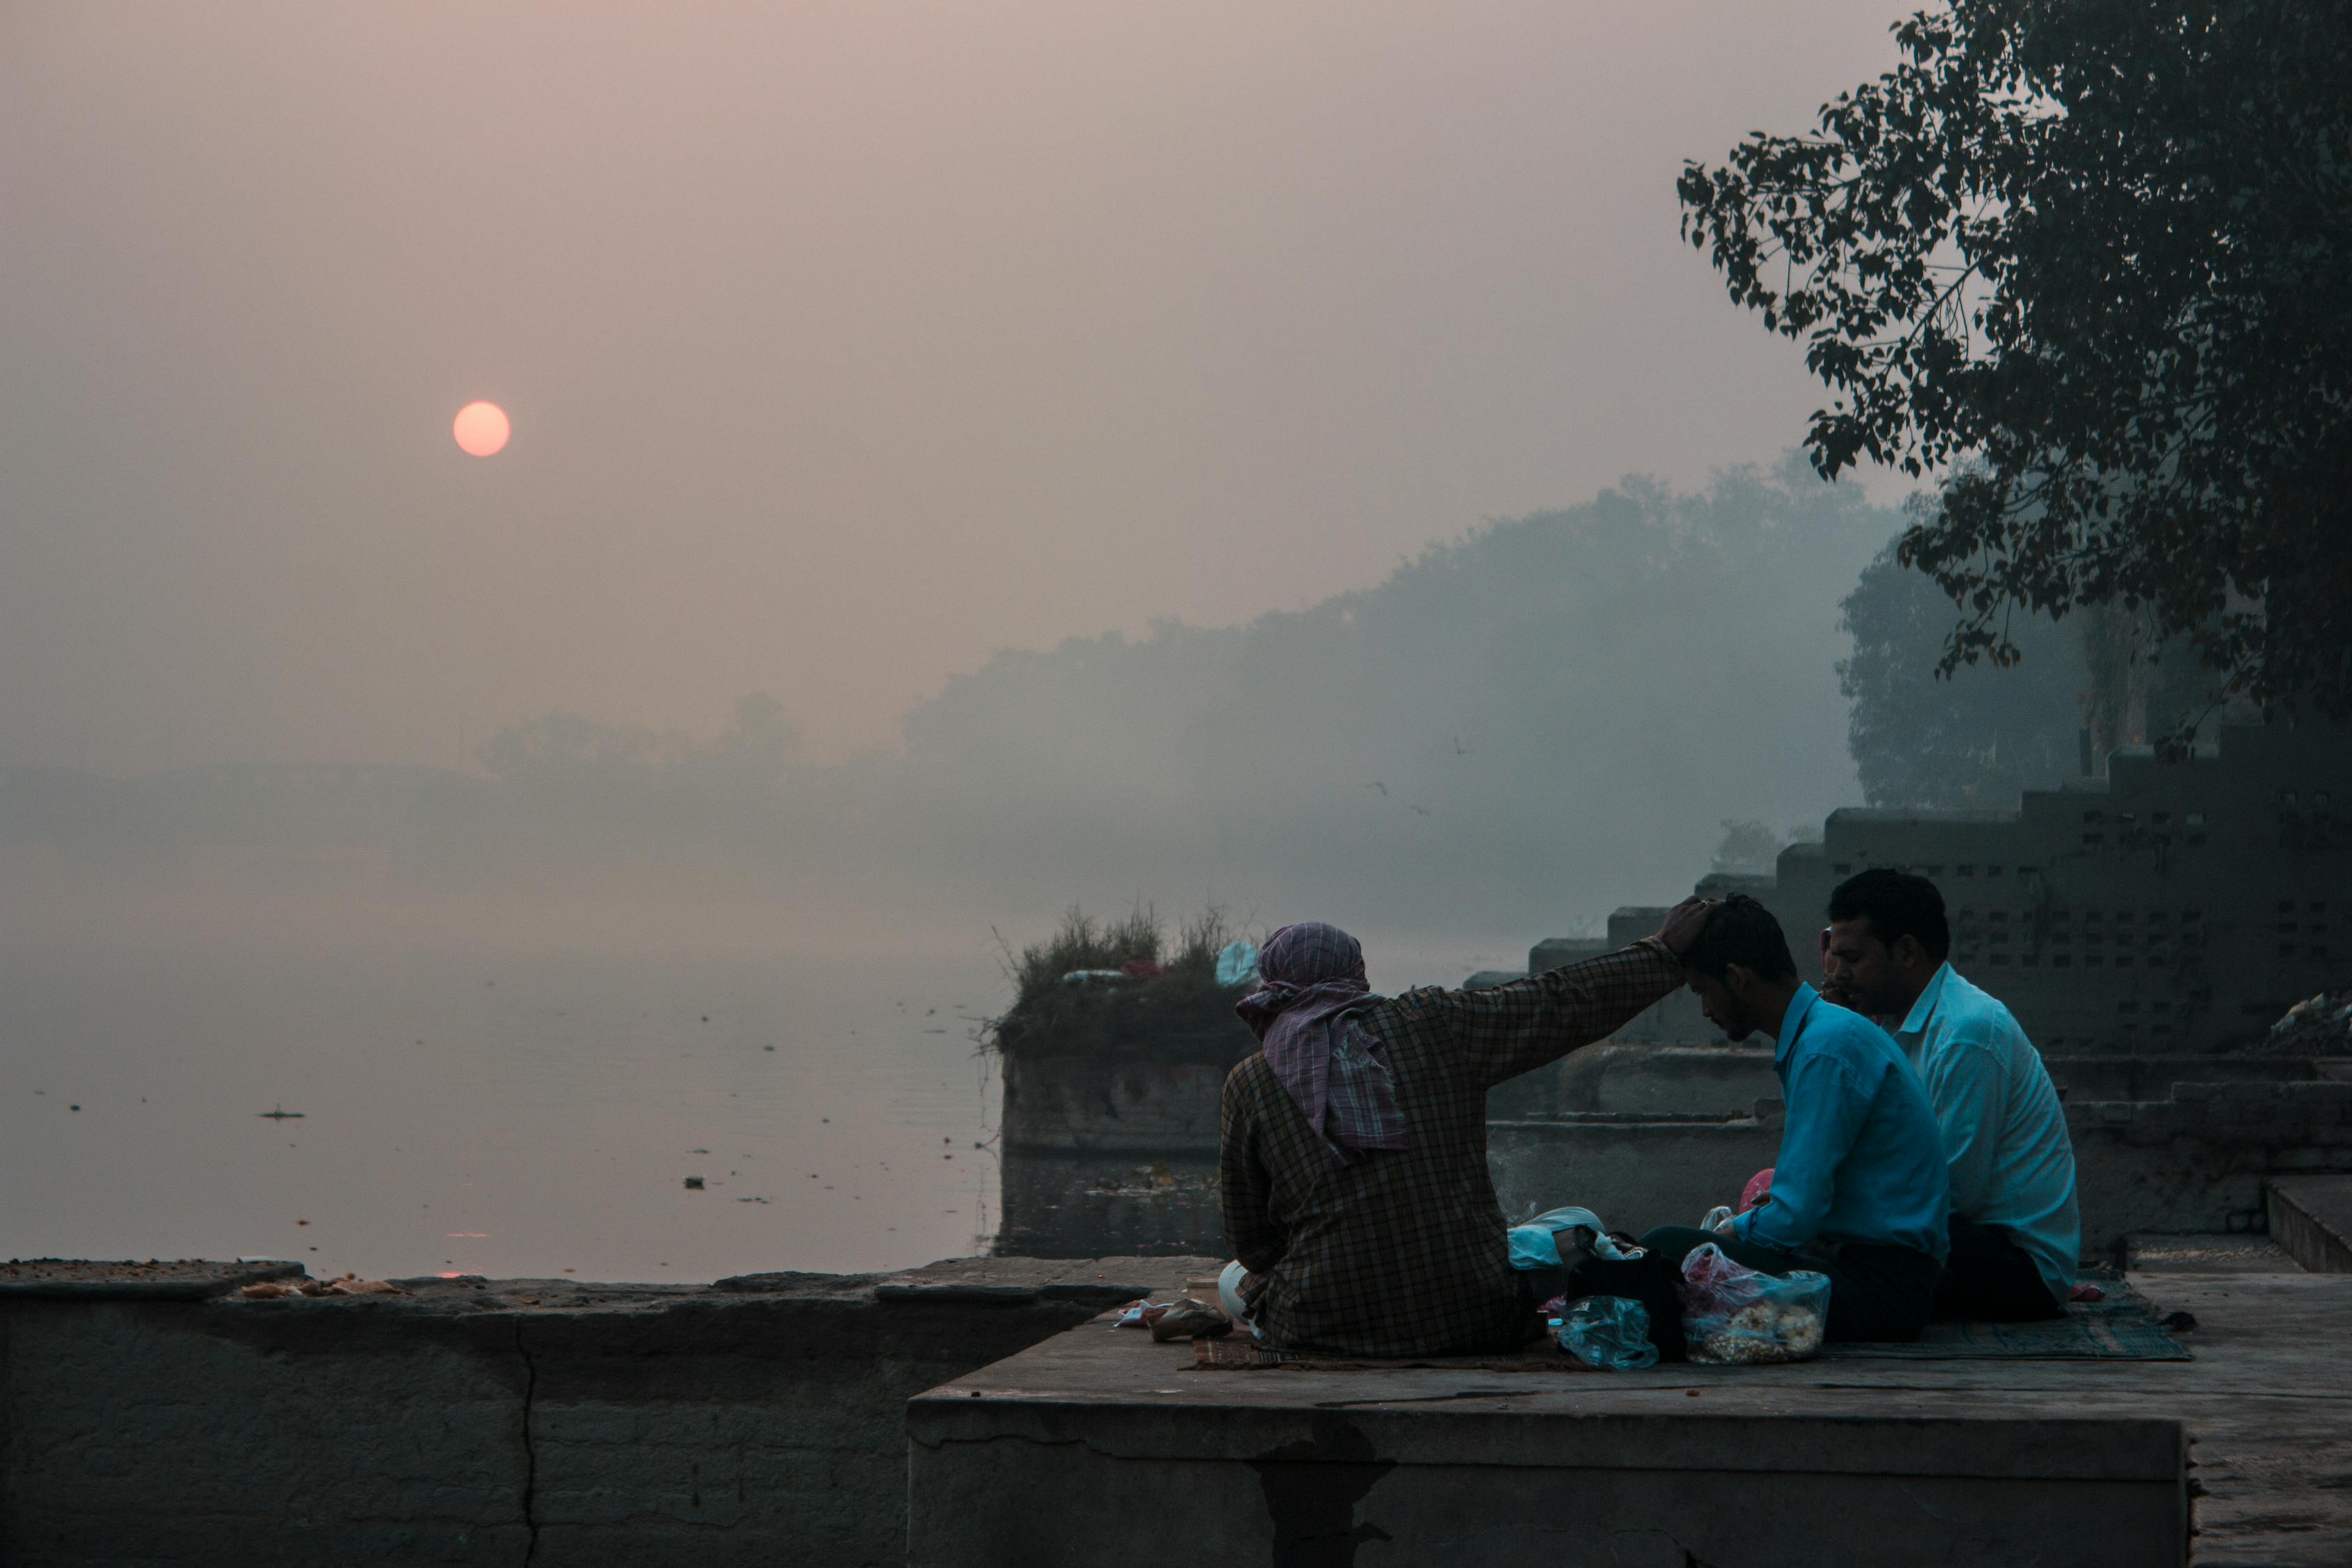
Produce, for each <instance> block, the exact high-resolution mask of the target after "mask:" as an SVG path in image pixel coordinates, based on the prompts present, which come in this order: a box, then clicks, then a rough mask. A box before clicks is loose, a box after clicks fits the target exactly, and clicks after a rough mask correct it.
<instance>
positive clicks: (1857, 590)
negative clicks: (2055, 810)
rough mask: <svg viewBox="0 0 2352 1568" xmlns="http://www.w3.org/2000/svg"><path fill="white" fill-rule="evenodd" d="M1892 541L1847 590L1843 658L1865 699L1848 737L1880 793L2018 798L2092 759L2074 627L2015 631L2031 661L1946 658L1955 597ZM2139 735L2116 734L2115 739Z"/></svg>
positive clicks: (1870, 796)
mask: <svg viewBox="0 0 2352 1568" xmlns="http://www.w3.org/2000/svg"><path fill="white" fill-rule="evenodd" d="M1895 549H1896V547H1895V545H1893V544H1890V545H1888V546H1887V547H1886V549H1885V550H1884V551H1882V552H1879V556H1878V559H1877V560H1875V561H1874V562H1872V563H1870V565H1869V566H1867V567H1865V568H1864V571H1863V574H1862V578H1861V581H1859V582H1858V583H1856V584H1854V587H1853V592H1852V593H1850V594H1848V595H1846V596H1845V598H1844V600H1843V609H1844V611H1845V619H1844V622H1843V625H1844V627H1845V630H1846V631H1847V632H1848V633H1849V634H1850V635H1851V636H1852V637H1853V653H1852V654H1850V655H1848V656H1847V657H1846V658H1842V659H1840V660H1839V661H1838V689H1840V690H1842V691H1843V692H1844V693H1845V695H1846V697H1847V699H1848V700H1850V701H1851V702H1852V703H1853V708H1852V710H1850V712H1849V715H1848V718H1847V727H1846V745H1847V749H1848V750H1850V751H1851V752H1853V765H1854V771H1855V773H1857V774H1858V775H1859V776H1860V778H1861V780H1862V793H1863V798H1864V799H1865V800H1867V801H1868V802H1869V803H1870V804H1871V805H1927V806H1976V807H1983V808H1988V809H2006V808H2008V807H2011V806H2014V805H2016V804H2017V797H2018V795H2019V793H2020V792H2021V791H2023V790H2027V789H2036V788H2041V789H2047V788H2053V787H2055V785H2056V784H2057V783H2058V781H2059V780H2060V779H2061V778H2063V777H2064V776H2065V775H2067V774H2069V773H2074V772H2077V771H2078V770H2079V768H2080V766H2081V749H2082V730H2083V726H2084V718H2085V715H2084V702H2085V701H2086V700H2088V698H2089V694H2090V689H2091V685H2092V679H2091V673H2090V671H2089V670H2088V669H2087V668H2085V667H2084V659H2083V656H2082V653H2081V651H2080V650H2079V649H2078V648H2077V647H2076V646H2075V643H2074V638H2073V637H2070V636H2069V635H2068V633H2067V632H2066V631H2065V630H2064V629H2063V628H2061V627H2060V626H2057V625H2056V624H2054V623H2053V622H2052V621H2051V620H2050V619H2049V618H2048V617H2047V616H2024V617H2021V624H2015V625H2012V626H2010V627H2008V628H2006V629H2005V634H2004V635H2006V636H2007V637H2010V639H2011V642H2012V643H2013V644H2014V645H2015V646H2016V647H2017V648H2018V649H2019V651H2020V652H2021V653H2022V654H2023V655H2025V656H2026V657H2025V658H2023V659H2022V661H2021V666H2020V668H2014V669H1992V668H1986V667H1983V666H1975V667H1969V668H1958V669H1953V670H1948V671H1947V670H1941V669H1939V668H1938V660H1939V658H1940V657H1941V655H1942V653H1943V647H1944V637H1945V634H1946V632H1947V630H1948V628H1949V627H1950V626H1951V616H1952V602H1951V601H1950V600H1949V599H1948V598H1946V597H1945V596H1944V594H1943V592H1942V590H1940V589H1939V588H1937V586H1936V584H1934V583H1932V582H1930V581H1928V580H1927V578H1926V577H1923V576H1921V575H1920V574H1918V573H1916V572H1913V571H1909V570H1906V568H1905V567H1904V566H1903V565H1902V564H1901V563H1899V562H1898V561H1897V559H1896V555H1895ZM2137 738H2138V737H2137V736H2130V737H2110V738H2109V739H2108V743H2109V744H2113V743H2116V741H2117V740H2120V739H2135V740H2136V739H2137Z"/></svg>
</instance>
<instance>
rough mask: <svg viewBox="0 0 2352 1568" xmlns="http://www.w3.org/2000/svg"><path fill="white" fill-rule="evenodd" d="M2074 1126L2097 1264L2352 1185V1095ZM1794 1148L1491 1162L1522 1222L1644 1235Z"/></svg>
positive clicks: (2341, 1089) (1670, 1142)
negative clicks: (2283, 1197) (2289, 1196)
mask: <svg viewBox="0 0 2352 1568" xmlns="http://www.w3.org/2000/svg"><path fill="white" fill-rule="evenodd" d="M2066 1121H2067V1126H2068V1129H2069V1131H2071V1132H2072V1134H2073V1136H2074V1162H2075V1171H2076V1181H2077V1195H2078V1197H2079V1199H2080V1202H2081V1205H2082V1214H2083V1248H2084V1255H2085V1256H2086V1257H2091V1258H2109V1257H2113V1256H2114V1255H2115V1253H2116V1247H2117V1245H2118V1243H2119V1242H2120V1241H2121V1239H2122V1237H2125V1236H2126V1235H2128V1234H2129V1233H2131V1232H2134V1231H2158V1232H2168V1233H2189V1234H2197V1233H2208V1232H2228V1231H2248V1230H2261V1229H2263V1226H2264V1223H2265V1222H2264V1219H2263V1178H2264V1177H2265V1176H2268V1175H2286V1174H2308V1173H2322V1172H2326V1173H2340V1172H2352V1083H2339V1082H2334V1081H2327V1080H2314V1079H2304V1080H2294V1079H2287V1080H2260V1079H2257V1080H2251V1081H2242V1082H2236V1083H2176V1084H2174V1085H2172V1086H2171V1092H2170V1096H2169V1098H2168V1099H2165V1100H2154V1101H2130V1100H2072V1099H2070V1100H2069V1101H2068V1103H2067V1106H2066ZM1486 1141H1487V1151H1488V1153H1487V1162H1488V1164H1489V1165H1490V1167H1491V1168H1492V1169H1493V1171H1494V1173H1495V1185H1496V1191H1497V1192H1498V1193H1499V1194H1500V1195H1501V1197H1502V1199H1503V1212H1504V1214H1505V1215H1507V1216H1508V1217H1512V1218H1517V1217H1518V1216H1520V1215H1524V1214H1527V1213H1529V1212H1532V1211H1533V1210H1534V1209H1537V1208H1551V1207H1555V1206H1557V1205H1561V1204H1581V1205H1584V1206H1585V1207H1587V1208H1590V1209H1591V1210H1593V1211H1594V1212H1595V1213H1597V1214H1599V1215H1601V1217H1602V1218H1603V1219H1605V1220H1607V1221H1608V1222H1609V1223H1610V1224H1611V1225H1612V1226H1618V1227H1620V1228H1622V1229H1626V1230H1633V1231H1641V1230H1646V1229H1648V1228H1649V1227H1650V1226H1654V1225H1670V1224H1671V1225H1695V1224H1696V1223H1697V1222H1698V1220H1699V1217H1700V1216H1701V1215H1704V1214H1705V1213H1706V1211H1707V1209H1709V1208H1710V1207H1712V1206H1713V1205H1717V1204H1719V1203H1729V1202H1731V1201H1733V1200H1734V1198H1736V1196H1737V1195H1738V1192H1739V1189H1740V1186H1741V1184H1744V1183H1745V1182H1746V1181H1747V1179H1748V1176H1750V1175H1752V1174H1753V1173H1756V1172H1757V1171H1759V1170H1760V1169H1762V1168H1763V1167H1764V1166H1766V1165H1769V1164H1770V1163H1772V1162H1773V1159H1774V1157H1775V1156H1776V1154H1777V1153H1778V1152H1779V1146H1780V1131H1779V1128H1778V1126H1777V1124H1776V1123H1774V1122H1773V1121H1758V1120H1756V1119H1754V1118H1730V1119H1724V1120H1717V1121H1693V1120H1681V1121H1677V1120H1672V1119H1667V1118H1657V1117H1638V1116H1576V1117H1567V1118H1561V1119H1557V1120H1552V1121H1518V1122H1496V1123H1493V1124H1491V1125H1490V1126H1489V1127H1488V1128H1487V1131H1486Z"/></svg>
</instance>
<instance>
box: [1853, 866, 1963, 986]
mask: <svg viewBox="0 0 2352 1568" xmlns="http://www.w3.org/2000/svg"><path fill="white" fill-rule="evenodd" d="M1830 919H1832V920H1833V921H1860V920H1866V921H1869V922H1870V934H1871V935H1873V936H1874V937H1876V938H1877V939H1878V940H1879V941H1880V942H1884V943H1885V944H1886V945H1887V946H1888V947H1893V946H1894V945H1895V942H1897V941H1899V940H1900V939H1902V938H1904V937H1906V936H1907V937H1916V939H1917V940H1918V942H1919V947H1920V951H1922V952H1925V953H1927V956H1928V957H1929V958H1931V959H1933V960H1934V961H1935V962H1936V963H1943V962H1944V956H1945V955H1946V954H1947V953H1948V952H1951V951H1952V927H1951V923H1950V922H1949V921H1947V920H1945V918H1944V895H1943V894H1941V893H1939V892H1937V890H1936V884H1935V883H1933V882H1931V881H1929V880H1927V878H1925V877H1915V876H1913V875H1912V874H1911V873H1910V872H1908V871H1891V870H1887V869H1885V868H1883V867H1874V868H1872V869H1870V870H1867V871H1864V872H1863V873H1862V875H1860V876H1858V877H1849V878H1847V879H1845V880H1844V881H1843V882H1840V883H1839V884H1838V886H1837V891H1835V892H1833V893H1832V894H1831V895H1830Z"/></svg>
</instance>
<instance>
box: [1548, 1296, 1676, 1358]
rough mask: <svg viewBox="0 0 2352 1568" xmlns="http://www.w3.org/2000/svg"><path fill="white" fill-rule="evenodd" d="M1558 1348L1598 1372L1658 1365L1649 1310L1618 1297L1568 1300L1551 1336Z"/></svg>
mask: <svg viewBox="0 0 2352 1568" xmlns="http://www.w3.org/2000/svg"><path fill="white" fill-rule="evenodd" d="M1555 1337H1556V1338H1557V1339H1558V1340H1559V1348H1560V1349H1562V1350H1564V1351H1566V1352H1568V1353H1569V1354H1570V1355H1572V1356H1574V1357H1575V1358H1576V1359H1577V1360H1579V1361H1580V1362H1582V1363H1584V1364H1585V1365H1587V1366H1590V1367H1596V1368H1598V1369H1599V1370H1601V1371H1602V1372H1640V1371H1642V1370H1643V1368H1645V1367H1653V1366H1655V1365H1657V1364H1658V1347H1657V1346H1655V1345H1654V1344H1652V1343H1651V1342H1650V1312H1649V1309H1648V1308H1646V1307H1644V1306H1643V1305H1642V1303H1641V1302H1639V1301H1633V1300H1627V1299H1626V1298H1624V1297H1622V1296H1585V1297H1582V1298H1580V1299H1579V1300H1574V1301H1571V1302H1570V1303H1569V1306H1568V1311H1567V1312H1566V1314H1565V1315H1563V1316H1562V1317H1561V1319H1560V1321H1559V1333H1558V1334H1557V1335H1556V1336H1555Z"/></svg>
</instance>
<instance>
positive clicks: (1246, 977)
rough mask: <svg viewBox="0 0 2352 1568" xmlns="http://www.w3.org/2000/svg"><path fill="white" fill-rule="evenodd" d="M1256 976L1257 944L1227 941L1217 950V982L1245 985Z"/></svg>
mask: <svg viewBox="0 0 2352 1568" xmlns="http://www.w3.org/2000/svg"><path fill="white" fill-rule="evenodd" d="M1256 978H1257V944H1256V943H1255V942H1227V943H1226V944H1225V945H1224V946H1223V948H1221V949H1219V950H1218V952H1217V984H1220V985H1228V986H1230V985H1247V984H1249V983H1250V982H1251V981H1253V980H1255V979H1256Z"/></svg>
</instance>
